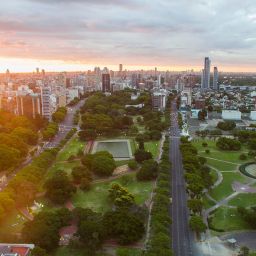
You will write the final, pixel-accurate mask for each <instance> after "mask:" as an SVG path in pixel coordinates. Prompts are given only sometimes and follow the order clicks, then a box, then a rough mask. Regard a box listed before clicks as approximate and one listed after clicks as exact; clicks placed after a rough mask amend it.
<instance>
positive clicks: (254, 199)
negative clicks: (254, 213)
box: [229, 193, 256, 207]
mask: <svg viewBox="0 0 256 256" xmlns="http://www.w3.org/2000/svg"><path fill="white" fill-rule="evenodd" d="M229 205H232V206H242V207H251V206H255V205H256V193H248V194H247V193H246V194H239V195H237V196H236V197H235V198H233V199H231V200H230V201H229Z"/></svg>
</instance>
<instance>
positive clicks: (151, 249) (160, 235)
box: [143, 98, 172, 256]
mask: <svg viewBox="0 0 256 256" xmlns="http://www.w3.org/2000/svg"><path fill="white" fill-rule="evenodd" d="M170 100H171V98H169V100H168V103H167V106H169V105H170ZM165 119H166V121H168V122H169V121H170V111H169V108H167V109H166V111H165ZM162 150H163V151H162V155H161V161H160V163H159V166H158V176H157V181H156V188H155V191H154V197H153V202H152V204H153V205H152V210H151V221H150V223H149V225H150V230H149V232H150V234H149V240H148V243H147V244H146V250H145V252H144V253H143V255H146V256H154V255H159V256H165V255H172V248H171V232H170V230H171V228H170V225H171V223H172V220H171V218H170V211H169V208H170V203H171V201H170V195H171V184H170V183H171V172H170V168H171V163H170V161H169V138H168V137H166V138H165V142H164V144H163V148H162Z"/></svg>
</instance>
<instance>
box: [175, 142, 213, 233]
mask: <svg viewBox="0 0 256 256" xmlns="http://www.w3.org/2000/svg"><path fill="white" fill-rule="evenodd" d="M180 150H181V153H182V159H183V166H184V169H185V170H186V173H185V180H186V183H187V192H188V193H189V199H188V202H187V204H188V208H189V209H190V211H191V214H192V216H191V218H190V220H189V224H190V227H191V229H192V230H194V231H195V232H196V233H197V234H199V233H201V232H205V230H206V225H205V223H204V222H203V219H202V217H201V214H202V209H203V202H202V196H203V192H204V189H209V188H210V187H211V186H212V185H213V179H212V176H211V175H210V168H209V167H208V166H206V165H205V164H206V159H205V158H203V157H198V155H197V149H196V148H195V147H194V146H193V145H192V143H191V142H189V141H188V139H187V138H186V137H182V138H181V145H180Z"/></svg>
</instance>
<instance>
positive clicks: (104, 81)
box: [102, 74, 111, 92]
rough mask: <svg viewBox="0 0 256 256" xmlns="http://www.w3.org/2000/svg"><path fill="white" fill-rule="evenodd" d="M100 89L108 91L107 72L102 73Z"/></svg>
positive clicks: (108, 77)
mask: <svg viewBox="0 0 256 256" xmlns="http://www.w3.org/2000/svg"><path fill="white" fill-rule="evenodd" d="M102 91H103V92H110V91H111V88H110V75H109V74H102Z"/></svg>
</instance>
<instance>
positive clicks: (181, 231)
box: [170, 102, 196, 256]
mask: <svg viewBox="0 0 256 256" xmlns="http://www.w3.org/2000/svg"><path fill="white" fill-rule="evenodd" d="M171 110H172V111H171V129H170V139H171V141H170V160H171V162H172V170H171V171H172V206H171V217H172V249H173V253H174V255H175V256H191V255H196V254H195V253H194V250H193V244H194V238H193V234H192V232H191V231H190V229H189V224H188V219H189V215H188V209H187V194H186V186H185V180H184V171H183V165H182V158H181V153H180V149H179V145H180V138H179V137H180V130H179V125H178V112H177V107H176V102H173V103H172V106H171Z"/></svg>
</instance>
